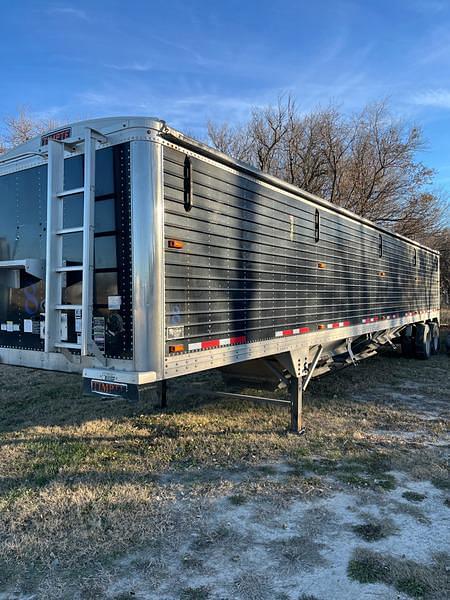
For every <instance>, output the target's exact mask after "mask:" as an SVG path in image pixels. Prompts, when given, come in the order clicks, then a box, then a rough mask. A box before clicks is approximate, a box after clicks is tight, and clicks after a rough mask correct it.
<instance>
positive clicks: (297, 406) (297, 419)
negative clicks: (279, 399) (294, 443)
mask: <svg viewBox="0 0 450 600" xmlns="http://www.w3.org/2000/svg"><path fill="white" fill-rule="evenodd" d="M289 395H290V400H291V433H297V434H298V435H302V434H303V433H305V429H304V427H303V416H302V410H303V378H302V377H292V378H291V380H290V385H289Z"/></svg>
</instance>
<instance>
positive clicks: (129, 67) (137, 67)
mask: <svg viewBox="0 0 450 600" xmlns="http://www.w3.org/2000/svg"><path fill="white" fill-rule="evenodd" d="M105 67H107V68H108V69H114V70H115V71H135V72H138V73H145V72H146V71H151V70H152V69H153V68H154V67H153V65H151V64H149V63H139V62H134V63H130V64H123V65H117V64H107V65H105Z"/></svg>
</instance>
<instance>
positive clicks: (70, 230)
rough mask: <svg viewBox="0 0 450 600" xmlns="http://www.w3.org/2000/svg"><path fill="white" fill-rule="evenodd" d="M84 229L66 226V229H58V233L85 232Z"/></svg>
mask: <svg viewBox="0 0 450 600" xmlns="http://www.w3.org/2000/svg"><path fill="white" fill-rule="evenodd" d="M83 231H84V229H83V226H82V225H81V226H80V227H66V228H65V229H58V230H57V231H56V235H66V234H67V233H83Z"/></svg>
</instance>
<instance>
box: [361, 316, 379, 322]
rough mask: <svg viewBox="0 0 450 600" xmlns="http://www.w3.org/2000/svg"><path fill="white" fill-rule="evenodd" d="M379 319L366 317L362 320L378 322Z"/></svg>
mask: <svg viewBox="0 0 450 600" xmlns="http://www.w3.org/2000/svg"><path fill="white" fill-rule="evenodd" d="M377 321H378V317H366V318H365V319H363V320H362V322H363V323H376V322H377Z"/></svg>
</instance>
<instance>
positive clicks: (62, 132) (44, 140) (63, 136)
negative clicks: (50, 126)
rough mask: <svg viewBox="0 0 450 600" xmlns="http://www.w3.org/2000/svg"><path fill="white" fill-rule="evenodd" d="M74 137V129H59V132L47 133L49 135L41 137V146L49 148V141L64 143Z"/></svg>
mask: <svg viewBox="0 0 450 600" xmlns="http://www.w3.org/2000/svg"><path fill="white" fill-rule="evenodd" d="M71 135H72V128H71V127H66V128H65V129H58V131H52V132H51V133H47V135H43V136H42V137H41V146H47V145H48V140H56V141H58V142H63V141H64V140H67V138H70V136H71Z"/></svg>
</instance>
